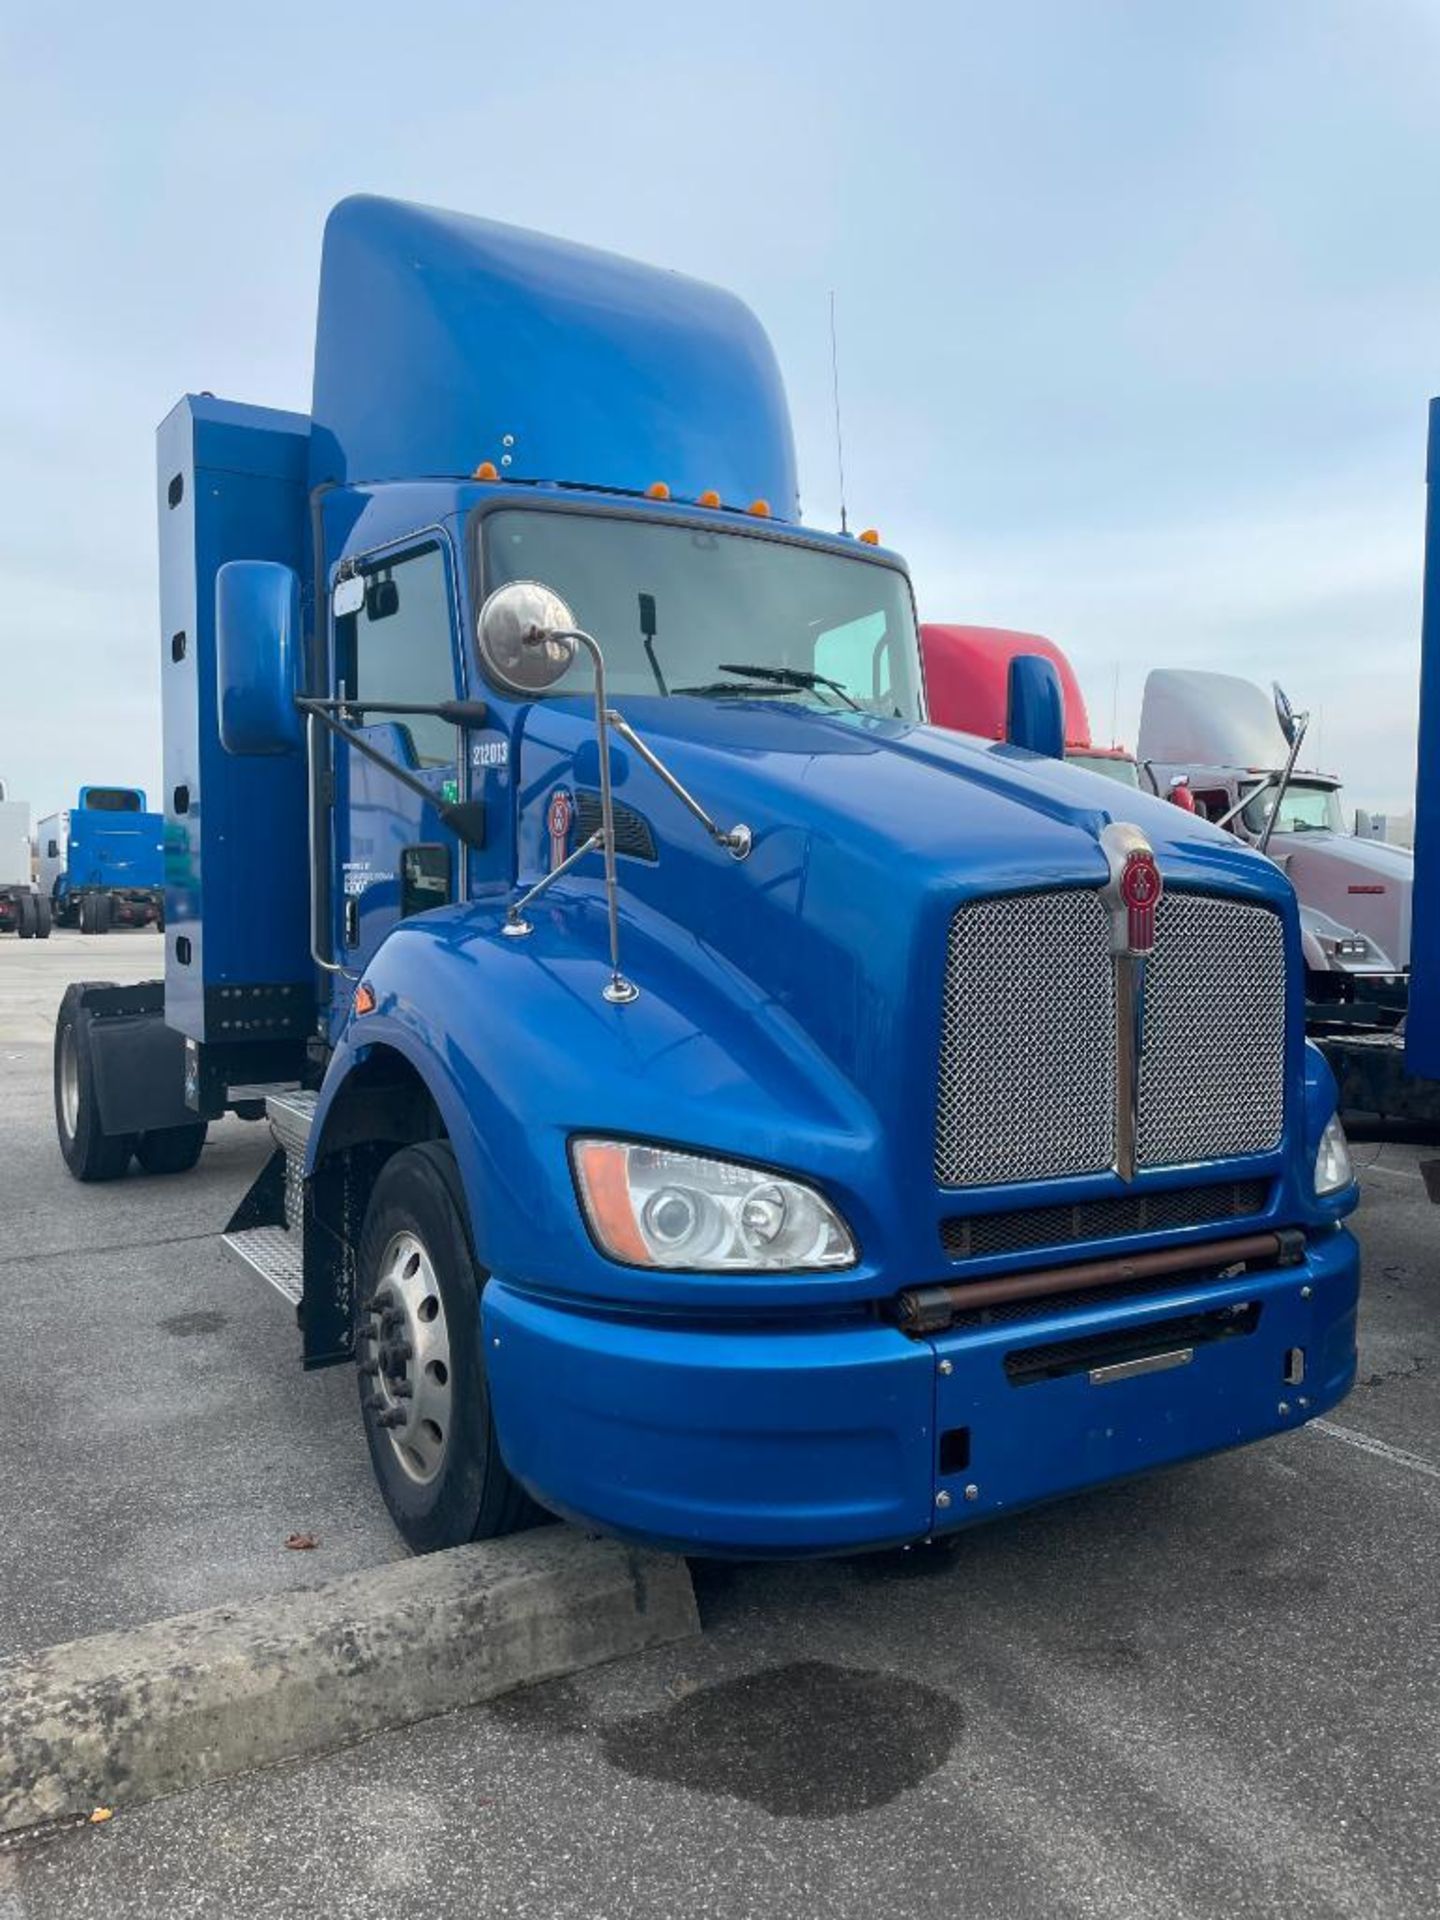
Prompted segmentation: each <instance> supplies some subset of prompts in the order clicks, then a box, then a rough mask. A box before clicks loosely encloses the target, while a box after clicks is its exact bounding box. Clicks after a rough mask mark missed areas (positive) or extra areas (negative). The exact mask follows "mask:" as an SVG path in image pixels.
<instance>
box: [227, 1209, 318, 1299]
mask: <svg viewBox="0 0 1440 1920" xmlns="http://www.w3.org/2000/svg"><path fill="white" fill-rule="evenodd" d="M220 1237H221V1239H222V1240H223V1241H224V1243H225V1245H226V1246H227V1247H228V1248H229V1249H230V1251H231V1253H233V1254H234V1255H235V1256H236V1258H237V1259H239V1260H242V1261H243V1262H244V1264H245V1265H246V1266H247V1267H249V1268H250V1269H251V1271H252V1272H254V1273H258V1274H259V1276H260V1278H261V1279H262V1280H263V1281H264V1282H265V1283H266V1285H267V1286H271V1287H274V1289H275V1291H276V1292H277V1293H280V1294H283V1295H284V1296H285V1298H286V1299H287V1300H288V1301H290V1303H291V1304H292V1306H297V1307H298V1306H299V1304H300V1287H301V1278H302V1273H303V1259H302V1255H301V1251H300V1241H299V1237H298V1235H296V1234H293V1233H287V1232H286V1231H285V1229H284V1227H242V1228H241V1229H240V1230H239V1231H238V1232H236V1233H224V1234H221V1236H220Z"/></svg>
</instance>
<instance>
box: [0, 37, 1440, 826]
mask: <svg viewBox="0 0 1440 1920" xmlns="http://www.w3.org/2000/svg"><path fill="white" fill-rule="evenodd" d="M0 74H3V76H4V80H5V101H6V108H5V113H4V115H3V117H0V778H3V779H4V780H5V781H6V782H7V783H8V785H9V788H10V792H11V795H12V797H18V798H26V799H29V800H30V801H31V803H32V805H33V807H34V809H35V813H36V815H37V816H39V815H40V814H43V813H48V812H50V811H53V810H54V809H55V808H56V807H59V806H63V805H66V804H69V803H70V802H71V801H72V800H73V797H74V795H75V793H76V790H77V789H78V787H79V786H80V784H81V783H82V782H83V781H100V782H105V783H110V782H127V783H129V782H133V783H137V784H141V785H144V786H145V787H147V788H148V789H149V790H150V791H151V792H152V793H158V791H159V789H160V714H159V670H160V634H159V622H158V612H157V605H156V589H155V525H154V464H153V463H154V439H153V434H154V428H155V426H156V424H157V423H158V422H159V420H160V419H161V418H162V417H163V415H164V414H165V413H166V412H167V411H168V410H169V408H170V406H171V405H172V403H173V402H174V401H175V400H176V399H177V398H178V397H179V396H180V394H182V393H183V392H185V391H187V390H190V391H193V390H197V389H201V388H204V389H209V390H211V391H213V392H216V393H219V394H222V395H224V396H225V397H227V398H232V399H238V400H248V401H255V402H259V403H262V404H268V405H272V406H282V407H294V408H298V409H300V410H302V411H308V404H309V387H310V356H311V347H312V333H313V322H314V304H315V290H316V275H317V270H318V263H319V243H320V234H321V228H322V225H323V222H324V218H325V214H326V212H327V211H328V209H329V208H330V206H331V205H333V203H334V202H335V201H336V200H338V199H340V198H342V197H343V196H344V195H345V194H347V193H351V192H356V191H368V192H377V193H386V194H393V195H397V196H399V197H401V198H406V199H413V200H420V201H425V202H429V203H431V204H434V205H440V206H449V207H454V208H458V209H461V210H463V211H466V212H472V213H479V214H484V215H487V216H490V217H492V218H497V219H503V220H509V221H514V222H516V223H518V224H520V225H523V226H530V227H535V228H539V229H542V230H545V231H548V232H551V233H557V234H562V235H565V236H567V237H569V238H572V239H577V240H583V241H587V242H589V243H591V244H593V245H597V246H603V247H609V248H612V249H614V250H616V251H619V252H622V253H628V254H633V255H635V256H637V257H639V258H641V259H645V260H649V261H652V262H655V263H658V264H660V265H664V266H670V267H675V268H678V269H681V270H682V271H685V272H687V273H691V274H695V275H698V276H699V277H701V278H703V279H708V280H713V281H717V282H719V283H720V284H722V285H724V286H727V287H729V288H731V289H733V290H734V291H735V292H737V293H739V294H740V295H741V296H742V297H743V298H744V299H745V300H746V301H748V302H749V304H750V305H751V306H752V307H753V308H754V309H755V311H756V312H757V313H758V314H759V315H760V318H761V319H762V321H763V322H764V324H765V326H766V328H767V329H768V331H769V333H770V335H771V338H772V340H773V341H774V343H775V347H776V350H777V353H778V355H779V359H780V364H781V367H782V369H783V371H784V375H785V379H786V384H787V387H788V390H789V395H790V401H791V406H792V409H793V412H794V416H795V425H796V436H797V442H798V448H799V456H800V471H801V484H802V492H803V497H804V502H805V517H806V519H807V520H810V521H812V522H814V523H816V524H819V525H823V526H834V525H836V524H838V515H839V500H838V487H837V477H836V460H835V436H834V420H833V414H832V402H831V369H830V344H829V331H828V329H829V318H828V315H829V301H830V295H831V292H832V291H833V292H834V294H835V298H836V305H837V313H838V339H839V359H840V383H841V398H842V409H843V420H844V440H845V466H846V475H847V486H848V494H849V501H848V505H849V511H850V520H851V524H852V526H866V525H875V526H878V527H879V528H880V530H881V532H882V534H883V536H884V539H885V542H886V544H887V545H890V546H893V547H896V548H898V549H899V550H900V551H901V552H902V553H904V554H905V555H906V557H907V559H908V560H909V562H910V566H911V570H912V573H913V576H914V580H915V585H916V592H917V598H918V601H919V605H920V611H921V615H922V618H929V619H936V620H953V621H964V622H975V623H984V624H995V625H1005V626H1015V627H1022V628H1027V629H1031V630H1035V631H1039V632H1043V633H1046V634H1049V635H1050V636H1052V637H1053V638H1054V639H1056V640H1057V641H1058V642H1059V643H1060V644H1061V645H1062V646H1063V647H1064V648H1065V649H1066V651H1067V652H1068V653H1069V654H1070V656H1071V658H1072V660H1073V661H1074V663H1075V665H1076V668H1077V670H1078V672H1079V674H1080V678H1081V681H1082V684H1083V686H1084V687H1085V689H1086V692H1087V695H1088V698H1089V703H1090V707H1091V713H1092V720H1093V723H1094V730H1095V732H1096V735H1097V737H1100V736H1108V735H1109V734H1110V733H1111V729H1112V715H1113V725H1114V727H1115V728H1116V729H1117V730H1118V733H1119V736H1120V737H1121V738H1122V739H1125V740H1127V741H1128V742H1129V743H1130V744H1132V745H1133V744H1134V739H1135V733H1136V724H1137V720H1138V714H1139V704H1140V694H1141V688H1142V686H1143V683H1144V677H1145V674H1146V672H1147V671H1148V669H1149V668H1151V667H1153V666H1192V667H1193V666H1207V667H1213V668H1217V669H1220V670H1223V671H1232V672H1240V673H1244V674H1246V675H1248V676H1249V677H1251V678H1254V679H1256V680H1258V681H1261V682H1268V681H1270V680H1271V679H1279V680H1281V681H1282V682H1283V683H1284V684H1285V685H1286V687H1287V689H1288V690H1289V692H1290V694H1291V696H1292V698H1293V699H1294V700H1295V703H1296V704H1297V705H1298V706H1304V707H1308V708H1309V709H1310V710H1311V711H1312V713H1313V714H1314V716H1315V720H1314V728H1315V732H1314V736H1313V737H1314V739H1315V742H1316V747H1317V757H1318V758H1319V760H1320V761H1321V762H1322V763H1323V764H1324V765H1325V766H1327V767H1329V768H1330V769H1332V770H1334V771H1336V772H1338V773H1340V774H1341V775H1342V776H1343V777H1344V779H1345V782H1346V787H1347V791H1348V793H1349V796H1350V798H1351V799H1352V800H1353V801H1354V802H1355V803H1356V804H1363V805H1367V806H1369V807H1371V808H1374V809H1378V810H1381V811H1389V812H1392V813H1399V812H1403V811H1405V810H1406V809H1408V807H1409V806H1410V804H1411V800H1412V796H1413V784H1414V741H1415V714H1416V684H1417V673H1418V628H1419V603H1420V586H1421V562H1422V523H1423V513H1424V465H1425V426H1426V402H1427V400H1428V399H1429V397H1430V396H1431V395H1432V394H1435V393H1440V218H1437V215H1440V111H1437V110H1436V101H1437V99H1440V7H1436V6H1435V5H1434V4H1433V3H1432V0H1205V4H1204V5H1200V6H1197V5H1195V4H1194V0H1006V4H1005V5H1004V6H1003V7H1002V6H999V5H996V4H988V5H981V4H975V3H974V0H941V3H937V4H918V3H917V0H889V4H888V5H884V6H879V5H876V4H874V0H866V3H865V4H863V5H859V4H853V3H852V0H831V3H830V4H825V5H818V4H814V5H809V4H807V5H800V4H791V3H789V0H768V3H767V4H765V5H750V4H746V3H745V0H732V4H729V5H726V6H714V7H708V8H707V7H703V6H677V5H675V4H674V0H670V3H669V4H666V5H651V4H649V3H648V0H625V3H624V4H621V0H609V3H608V4H600V5H597V4H595V0H524V4H511V3H510V0H504V3H501V0H469V4H466V5H452V4H449V0H431V4H430V5H429V6H427V7H426V8H424V9H423V10H420V11H417V12H416V13H414V14H408V13H401V12H397V10H396V9H395V8H394V7H393V6H387V7H383V8H382V7H380V6H377V5H373V4H370V0H350V4H347V5H346V6H344V7H334V6H330V5H326V4H323V0H313V3H312V4H311V5H309V6H307V7H303V8H302V7H297V6H294V5H289V6H284V7H282V6H278V5H274V4H271V0H250V4H248V5H247V6H245V7H244V8H242V9H239V10H232V11H229V12H227V13H225V14H224V15H223V16H222V15H220V14H219V13H216V12H214V11H212V10H211V9H207V8H204V7H197V6H195V5H194V4H193V0H191V4H188V5H185V6H172V5H168V4H154V5H150V4H146V0H135V4H134V5H133V6H131V7H128V8H115V7H113V6H109V5H107V6H105V7H100V6H95V5H92V4H90V0H74V4H72V5H70V6H67V7H65V8H60V9H40V8H35V7H31V8H26V9H23V10H22V9H21V7H20V6H19V5H18V0H10V4H9V5H8V6H6V7H4V8H0ZM1306 757H1307V758H1309V757H1310V756H1309V755H1308V754H1307V756H1306Z"/></svg>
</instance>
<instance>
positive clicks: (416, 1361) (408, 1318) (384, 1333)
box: [361, 1231, 454, 1486]
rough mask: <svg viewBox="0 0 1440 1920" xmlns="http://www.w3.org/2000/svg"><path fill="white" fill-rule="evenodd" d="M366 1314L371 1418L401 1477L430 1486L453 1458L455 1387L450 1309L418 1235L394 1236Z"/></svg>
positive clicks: (366, 1372)
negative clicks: (447, 1312)
mask: <svg viewBox="0 0 1440 1920" xmlns="http://www.w3.org/2000/svg"><path fill="white" fill-rule="evenodd" d="M366 1309H367V1310H366V1313H365V1316H364V1320H363V1322H362V1329H361V1333H362V1340H363V1342H364V1344H365V1346H366V1348H367V1351H365V1352H364V1353H362V1355H361V1371H362V1374H364V1375H365V1376H366V1377H367V1378H368V1380H369V1383H370V1387H371V1391H372V1392H373V1394H374V1400H373V1402H372V1403H371V1412H372V1413H373V1414H374V1416H375V1420H376V1424H377V1425H378V1426H379V1427H380V1429H381V1431H382V1432H383V1433H384V1435H385V1437H386V1439H387V1440H388V1441H389V1443H390V1445H391V1447H392V1448H393V1450H394V1453H395V1458H396V1460H397V1461H398V1462H399V1464H400V1467H401V1469H402V1471H403V1472H404V1473H405V1474H406V1476H407V1477H408V1478H409V1479H411V1480H413V1481H414V1482H415V1483H416V1484H417V1485H418V1486H427V1485H428V1484H429V1483H430V1482H431V1481H432V1480H433V1479H434V1478H435V1477H436V1475H437V1474H438V1473H439V1472H440V1470H441V1468H442V1467H443V1466H444V1465H445V1456H446V1454H447V1452H448V1451H449V1446H450V1424H451V1419H452V1414H453V1406H454V1387H453V1383H452V1375H451V1366H450V1333H449V1329H448V1327H447V1326H446V1323H445V1303H444V1300H443V1298H442V1297H441V1293H440V1288H439V1285H438V1284H437V1282H436V1279H435V1268H434V1265H433V1263H432V1262H431V1259H430V1255H429V1254H428V1253H427V1252H426V1250H425V1245H424V1242H423V1241H422V1240H421V1239H420V1238H419V1236H418V1235H417V1234H414V1233H411V1232H408V1231H406V1232H403V1233H397V1234H394V1235H392V1236H391V1239H390V1241H389V1244H388V1245H387V1246H386V1248H385V1252H384V1254H383V1255H382V1257H381V1260H380V1271H379V1275H378V1277H377V1279H376V1283H375V1288H374V1294H373V1298H372V1299H370V1300H369V1301H367V1303H366Z"/></svg>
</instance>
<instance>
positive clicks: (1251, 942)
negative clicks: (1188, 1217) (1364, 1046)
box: [935, 888, 1285, 1187]
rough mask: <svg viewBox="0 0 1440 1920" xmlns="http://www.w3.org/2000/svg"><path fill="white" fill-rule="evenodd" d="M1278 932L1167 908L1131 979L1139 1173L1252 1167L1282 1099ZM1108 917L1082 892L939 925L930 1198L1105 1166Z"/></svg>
mask: <svg viewBox="0 0 1440 1920" xmlns="http://www.w3.org/2000/svg"><path fill="white" fill-rule="evenodd" d="M1284 1016H1285V954H1284V930H1283V927H1282V925H1281V922H1280V919H1279V916H1278V915H1277V914H1275V913H1273V912H1271V911H1270V909H1269V908H1266V907H1256V906H1251V905H1250V904H1249V903H1247V902H1244V901H1238V900H1227V899H1221V898H1218V897H1215V896H1213V895H1209V894H1183V893H1167V894H1166V895H1165V896H1164V898H1163V899H1162V900H1161V902H1160V908H1159V913H1158V916H1157V921H1156V940H1155V952H1154V954H1153V955H1152V956H1151V958H1150V961H1149V963H1148V965H1147V969H1146V987H1145V1052H1144V1055H1143V1058H1142V1062H1141V1070H1140V1129H1139V1163H1140V1165H1141V1166H1146V1167H1158V1166H1183V1165H1188V1164H1192V1163H1196V1162H1202V1161H1206V1160H1216V1159H1223V1158H1226V1157H1228V1156H1230V1155H1232V1154H1235V1155H1238V1154H1248V1153H1263V1152H1267V1151H1269V1150H1270V1149H1271V1148H1273V1147H1274V1146H1275V1145H1276V1144H1277V1143H1278V1141H1279V1138H1280V1132H1281V1126H1282V1123H1283V1119H1284V1097H1285V1074H1284V1065H1285V1018H1284ZM1115 1074H1116V1044H1115V986H1114V971H1113V967H1112V962H1111V956H1110V926H1109V916H1108V914H1107V913H1106V911H1105V908H1104V907H1103V905H1102V904H1101V901H1100V897H1099V894H1098V893H1097V892H1094V891H1092V890H1090V889H1085V890H1083V891H1082V890H1079V889H1069V888H1067V889H1064V890H1062V891H1059V892H1055V893H1038V894H1015V895H1009V896H1007V897H1005V898H1002V899H992V900H974V901H967V902H966V903H965V904H964V905H963V906H962V907H960V908H959V910H958V911H957V912H956V914H955V916H954V918H953V919H952V921H951V923H950V934H949V948H948V955H947V963H946V970H945V1004H944V1014H943V1020H942V1027H941V1041H940V1070H939V1089H938V1098H937V1108H936V1137H935V1177H936V1180H937V1181H938V1182H939V1184H940V1185H941V1186H945V1187H972V1186H997V1185H1000V1184H1002V1183H1004V1182H1007V1181H1021V1180H1037V1179H1059V1178H1063V1177H1064V1176H1066V1175H1069V1174H1081V1173H1096V1172H1100V1171H1102V1170H1103V1169H1105V1168H1107V1167H1109V1166H1111V1165H1113V1163H1114V1158H1115Z"/></svg>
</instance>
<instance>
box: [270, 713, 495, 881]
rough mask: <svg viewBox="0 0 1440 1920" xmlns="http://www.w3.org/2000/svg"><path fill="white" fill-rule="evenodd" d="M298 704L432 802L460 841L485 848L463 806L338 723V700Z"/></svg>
mask: <svg viewBox="0 0 1440 1920" xmlns="http://www.w3.org/2000/svg"><path fill="white" fill-rule="evenodd" d="M295 704H296V706H297V707H299V709H300V711H301V712H302V713H304V714H308V715H309V716H310V717H311V718H312V719H314V720H318V721H319V722H320V724H321V726H322V727H328V728H329V730H330V732H331V733H333V734H334V735H335V736H336V738H337V739H339V740H343V741H344V742H345V744H346V745H347V746H350V747H353V748H354V749H355V751H356V752H357V753H360V754H363V755H364V756H365V758H366V759H367V760H373V761H374V762H375V765H376V766H377V767H383V768H384V770H385V772H386V773H388V774H389V775H390V776H391V778H392V779H395V780H398V781H399V782H400V784H401V786H402V787H408V788H409V790H410V792H411V793H415V794H418V795H419V796H420V798H421V799H422V800H425V801H428V802H429V804H430V805H431V806H432V807H434V809H435V811H436V813H438V814H439V816H440V818H441V820H442V821H443V822H444V824H445V825H446V826H447V827H449V829H450V831H451V832H452V833H453V834H455V835H456V836H457V838H459V839H460V840H462V841H464V842H465V843H466V844H467V845H469V846H472V847H473V846H483V845H484V836H483V834H482V835H481V837H480V838H479V839H477V838H476V834H475V828H474V825H473V823H472V821H470V820H469V819H467V818H466V808H465V807H464V805H463V804H462V803H458V802H455V801H449V800H442V799H441V798H440V796H439V794H437V793H436V791H435V789H434V788H433V787H430V786H427V785H426V784H425V782H424V781H423V780H421V779H420V778H419V777H418V776H417V775H416V774H413V773H411V772H410V770H409V768H408V767H401V766H397V765H396V763H395V761H393V760H392V759H391V758H390V756H389V755H388V754H385V753H381V751H380V749H379V748H378V747H372V746H371V744H370V742H369V741H368V740H367V739H366V738H365V736H364V735H363V734H360V733H357V732H356V731H355V729H354V728H353V727H347V726H346V725H345V723H344V721H343V720H337V719H336V718H335V715H334V714H333V713H332V712H330V711H329V709H330V708H331V707H333V706H335V705H336V704H337V703H336V702H335V701H332V700H309V699H304V698H302V697H300V696H299V695H297V696H296V700H295ZM377 711H378V709H377ZM386 711H389V712H394V711H396V709H394V708H387V709H386ZM415 711H417V712H424V713H434V712H435V708H433V707H423V708H417V709H415Z"/></svg>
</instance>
